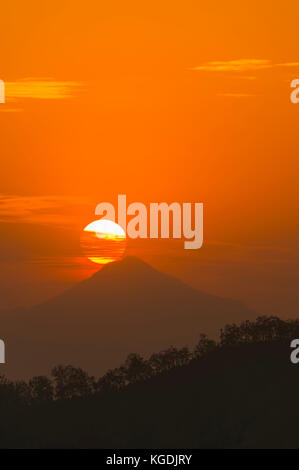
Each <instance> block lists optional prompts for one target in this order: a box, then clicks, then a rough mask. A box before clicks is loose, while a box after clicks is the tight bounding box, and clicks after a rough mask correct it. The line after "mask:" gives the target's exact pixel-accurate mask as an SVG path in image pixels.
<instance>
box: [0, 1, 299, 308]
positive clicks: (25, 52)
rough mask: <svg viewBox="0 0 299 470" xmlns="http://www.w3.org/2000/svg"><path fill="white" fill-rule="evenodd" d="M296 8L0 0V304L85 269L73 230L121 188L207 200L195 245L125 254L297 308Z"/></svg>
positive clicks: (204, 284) (149, 198)
mask: <svg viewBox="0 0 299 470" xmlns="http://www.w3.org/2000/svg"><path fill="white" fill-rule="evenodd" d="M298 13H299V6H298V3H297V2H295V1H292V2H287V3H283V2H275V4H273V1H263V2H258V1H250V2H249V1H245V2H239V1H232V0H229V1H226V2H224V1H215V2H213V3H210V4H209V5H207V2H194V1H185V2H174V1H171V2H170V1H164V2H157V1H151V2H139V1H138V2H137V1H130V0H129V1H127V2H122V1H116V2H106V3H103V2H97V1H95V0H93V1H91V0H87V1H85V2H83V3H82V2H79V1H76V0H72V1H64V2H61V1H57V0H52V1H51V2H50V1H47V0H45V1H44V2H38V1H37V0H29V1H27V2H23V1H22V2H21V1H15V0H12V1H11V2H6V3H5V4H4V5H2V6H1V17H2V22H1V23H2V24H1V28H0V57H1V68H0V79H3V80H4V81H5V83H6V92H7V99H6V103H5V104H4V105H3V104H0V142H1V144H0V145H1V173H0V188H1V194H2V196H1V198H0V224H1V227H0V228H1V232H0V237H1V238H0V241H1V251H0V263H2V264H1V266H2V268H1V274H0V280H1V283H2V287H1V288H0V294H1V297H2V299H3V305H2V306H4V307H6V306H12V305H15V304H16V303H18V304H26V303H34V302H35V301H37V300H41V299H42V298H45V297H47V296H50V295H52V294H53V293H55V292H58V291H59V290H60V289H62V288H64V287H66V286H68V285H69V284H70V283H72V282H74V281H75V280H78V279H82V278H84V277H85V276H86V275H87V273H89V272H92V270H93V269H94V268H93V267H92V266H89V268H88V266H86V265H85V262H83V260H82V259H80V250H79V238H80V230H81V228H83V227H84V226H85V225H86V224H87V223H89V222H90V221H91V220H93V219H94V215H93V214H94V209H95V206H96V204H97V203H99V202H101V201H111V202H115V201H116V198H117V195H118V194H127V196H128V202H129V203H130V202H134V201H140V202H144V203H146V204H148V203H149V202H158V201H165V202H169V203H170V202H172V201H178V202H189V201H199V202H203V203H204V208H205V209H204V210H205V213H204V223H205V233H204V240H205V241H204V247H203V248H202V249H201V250H199V251H198V252H192V253H190V252H186V251H184V250H183V248H182V246H177V245H176V244H175V243H174V242H173V243H165V242H160V243H159V242H148V243H146V244H145V243H144V242H143V243H141V242H140V243H138V242H136V243H133V242H130V246H129V250H130V251H133V252H136V253H137V254H139V255H140V256H141V257H143V258H145V259H148V260H149V261H151V262H152V263H153V264H154V265H155V266H157V267H158V268H161V269H164V270H165V271H168V272H171V273H174V274H176V275H177V276H179V277H181V278H183V279H185V280H186V281H187V282H189V283H191V284H192V285H194V286H196V287H199V288H202V289H203V290H207V291H209V292H213V293H217V294H221V295H229V296H231V297H237V298H242V299H244V300H246V301H247V302H249V303H251V304H252V305H254V306H256V307H257V308H260V309H263V310H264V311H267V313H269V312H271V311H275V312H278V313H280V314H285V315H288V314H290V315H295V314H296V312H298V307H299V301H298V299H297V296H296V290H297V285H298V271H299V270H298V250H297V246H298V245H297V242H298V232H299V227H298V217H297V207H298V191H297V175H298V169H299V168H298V166H299V164H298V141H297V127H298V122H299V105H293V104H291V103H290V98H289V97H290V91H291V89H290V82H291V80H292V79H294V78H299V65H298V63H299V56H298V50H297V49H298V47H297V31H298V21H297V19H298ZM16 289H17V290H18V292H19V295H18V298H17V299H16V296H15V290H16Z"/></svg>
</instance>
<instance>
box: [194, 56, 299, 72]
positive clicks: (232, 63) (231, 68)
mask: <svg viewBox="0 0 299 470" xmlns="http://www.w3.org/2000/svg"><path fill="white" fill-rule="evenodd" d="M274 67H299V62H285V63H281V64H274V63H273V62H272V61H271V60H268V59H237V60H219V61H211V62H205V63H203V64H201V65H198V66H196V67H192V69H191V70H198V71H204V72H250V71H252V70H264V69H271V68H274Z"/></svg>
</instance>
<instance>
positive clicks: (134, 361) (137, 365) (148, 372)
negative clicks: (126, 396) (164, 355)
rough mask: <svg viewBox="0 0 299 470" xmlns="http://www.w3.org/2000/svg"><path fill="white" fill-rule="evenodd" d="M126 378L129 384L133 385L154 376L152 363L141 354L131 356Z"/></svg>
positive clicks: (127, 363)
mask: <svg viewBox="0 0 299 470" xmlns="http://www.w3.org/2000/svg"><path fill="white" fill-rule="evenodd" d="M124 369H125V377H126V381H127V383H128V384H133V383H135V382H138V381H140V380H146V379H148V378H149V377H151V376H152V374H153V371H152V367H151V365H150V363H149V362H148V361H146V360H145V359H144V358H143V357H142V356H140V354H135V353H132V354H129V355H128V357H127V359H126V361H125V364H124Z"/></svg>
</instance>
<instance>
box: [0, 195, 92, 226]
mask: <svg viewBox="0 0 299 470" xmlns="http://www.w3.org/2000/svg"><path fill="white" fill-rule="evenodd" d="M87 205H88V201H87V200H86V199H84V198H79V197H78V198H72V197H64V196H18V195H4V194H2V195H1V194H0V222H2V223H5V222H6V223H31V224H39V225H49V224H50V225H52V224H54V225H56V226H68V225H70V224H73V223H76V222H77V218H78V213H79V212H80V210H81V209H82V206H84V207H86V206H87Z"/></svg>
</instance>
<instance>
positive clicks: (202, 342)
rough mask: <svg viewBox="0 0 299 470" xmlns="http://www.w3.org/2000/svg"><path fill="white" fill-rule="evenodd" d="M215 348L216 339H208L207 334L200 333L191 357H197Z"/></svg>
mask: <svg viewBox="0 0 299 470" xmlns="http://www.w3.org/2000/svg"><path fill="white" fill-rule="evenodd" d="M216 348H217V343H216V341H214V340H212V339H209V338H208V336H207V335H205V334H203V333H202V334H200V336H199V341H198V343H197V345H196V346H195V348H194V351H193V357H194V359H199V358H201V357H203V356H205V355H206V354H208V353H209V352H211V351H213V350H214V349H216Z"/></svg>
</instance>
